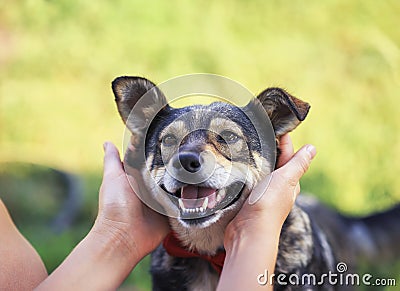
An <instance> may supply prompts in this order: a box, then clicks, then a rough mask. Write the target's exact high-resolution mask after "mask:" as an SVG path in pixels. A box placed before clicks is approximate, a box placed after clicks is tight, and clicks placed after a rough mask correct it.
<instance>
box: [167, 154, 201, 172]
mask: <svg viewBox="0 0 400 291" xmlns="http://www.w3.org/2000/svg"><path fill="white" fill-rule="evenodd" d="M201 160H202V159H201V157H200V154H199V153H194V152H182V153H179V159H176V160H175V162H174V163H173V166H174V167H175V168H177V169H179V168H181V167H182V168H184V169H185V170H186V171H188V172H190V173H196V172H198V171H199V170H200V168H201Z"/></svg>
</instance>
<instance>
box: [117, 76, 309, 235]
mask: <svg viewBox="0 0 400 291" xmlns="http://www.w3.org/2000/svg"><path fill="white" fill-rule="evenodd" d="M112 88H113V91H114V94H115V97H116V103H117V106H118V110H119V112H120V115H121V117H122V119H123V121H124V122H125V123H126V125H127V127H128V128H129V129H130V131H131V133H132V138H131V146H130V151H129V152H128V153H127V160H126V162H128V163H130V166H132V167H135V168H139V169H140V170H141V171H142V175H143V179H144V181H145V182H146V184H147V187H148V188H150V193H151V195H152V196H153V198H154V199H155V200H156V201H157V202H158V203H159V204H161V205H162V206H163V208H164V209H166V210H167V213H171V214H173V213H175V216H178V221H179V223H180V224H181V225H182V226H184V227H200V228H201V227H203V228H204V227H207V226H209V225H210V224H212V223H214V222H217V221H219V220H220V219H223V218H224V217H230V218H231V217H233V216H234V215H235V214H236V213H237V212H238V211H239V209H240V208H241V206H242V204H243V202H244V201H245V199H246V198H247V196H248V194H249V192H250V190H251V189H252V188H253V187H254V185H255V184H256V183H257V182H258V181H259V180H260V179H261V178H262V177H264V176H266V175H267V174H269V173H270V172H271V171H272V170H273V169H274V164H273V162H271V161H274V159H275V156H274V157H273V158H274V159H271V151H268V150H267V151H265V150H264V151H263V147H265V143H263V140H264V139H263V136H262V135H261V136H260V134H259V132H258V131H257V127H258V126H261V125H262V124H263V123H265V122H266V121H265V119H262V118H261V117H257V116H262V114H261V115H260V114H255V115H254V114H253V115H252V113H254V112H255V111H259V110H263V112H264V113H265V112H266V114H268V116H269V118H270V120H271V123H272V126H273V129H274V131H275V137H276V138H277V137H279V136H281V135H282V134H284V133H286V132H289V131H291V130H293V129H294V128H295V127H296V126H297V125H298V124H299V123H300V121H302V120H304V118H305V117H306V115H307V113H308V110H309V105H308V104H307V103H305V102H303V101H300V100H299V99H297V98H295V97H293V96H291V95H289V94H288V93H287V92H285V91H284V90H282V89H279V88H269V89H266V90H265V91H263V92H262V93H261V94H260V95H259V96H258V97H257V99H258V100H253V101H250V103H249V104H248V105H247V106H245V107H241V108H239V107H236V106H234V105H232V104H228V103H222V102H215V103H212V104H210V105H194V106H188V107H184V108H172V107H170V106H169V105H168V104H167V101H166V99H165V97H164V95H163V93H162V92H161V91H160V90H159V89H158V88H157V87H155V85H154V84H153V83H151V82H150V81H148V80H146V79H143V78H138V77H119V78H117V79H115V80H114V82H113V84H112ZM145 93H147V94H145ZM142 96H144V97H143V98H146V100H145V102H142V103H143V105H141V108H140V110H139V111H136V112H137V114H136V116H134V118H131V117H130V116H129V114H130V112H131V110H132V108H133V107H134V106H135V105H136V104H137V103H138V102H139V100H141V98H142ZM142 101H144V100H143V99H142ZM264 110H265V111H264ZM250 115H252V116H256V117H255V118H254V119H251V120H250V118H249V116H250ZM144 128H146V129H147V132H145V130H144ZM273 143H274V144H273V145H271V144H270V145H269V146H270V147H271V148H275V139H273ZM142 144H143V145H144V163H143V162H140V159H138V157H137V156H136V155H137V153H135V151H136V150H137V148H138V147H140V146H141V145H142ZM267 146H268V145H267ZM272 154H273V155H275V152H272ZM176 214H178V215H176Z"/></svg>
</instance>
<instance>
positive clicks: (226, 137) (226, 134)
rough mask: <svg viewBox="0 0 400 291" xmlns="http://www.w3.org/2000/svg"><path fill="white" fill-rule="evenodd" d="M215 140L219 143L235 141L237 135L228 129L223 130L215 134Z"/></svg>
mask: <svg viewBox="0 0 400 291" xmlns="http://www.w3.org/2000/svg"><path fill="white" fill-rule="evenodd" d="M217 140H218V142H220V143H235V142H237V141H238V140H239V136H238V135H237V134H236V133H233V132H232V131H229V130H224V131H223V132H221V133H220V134H219V135H217Z"/></svg>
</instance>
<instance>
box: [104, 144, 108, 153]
mask: <svg viewBox="0 0 400 291" xmlns="http://www.w3.org/2000/svg"><path fill="white" fill-rule="evenodd" d="M107 144H108V143H107V142H105V143H103V150H104V152H105V151H106V150H107Z"/></svg>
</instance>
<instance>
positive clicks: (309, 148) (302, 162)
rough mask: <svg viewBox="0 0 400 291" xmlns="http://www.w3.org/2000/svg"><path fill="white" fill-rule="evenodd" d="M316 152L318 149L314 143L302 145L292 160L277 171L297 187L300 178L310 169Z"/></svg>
mask: <svg viewBox="0 0 400 291" xmlns="http://www.w3.org/2000/svg"><path fill="white" fill-rule="evenodd" d="M316 153H317V152H316V149H315V147H314V146H313V145H306V146H304V147H302V148H301V149H300V150H299V151H298V152H297V153H296V154H295V155H294V156H293V158H292V159H290V161H288V162H287V163H286V164H285V165H284V166H283V167H281V168H279V169H278V170H276V171H277V172H279V173H280V174H281V175H282V176H284V177H286V179H287V181H288V183H289V184H291V185H292V186H293V187H296V185H297V183H298V182H299V180H300V178H301V177H302V176H303V175H304V173H305V172H306V171H307V170H308V167H309V166H310V164H311V160H312V159H313V158H314V157H315V155H316Z"/></svg>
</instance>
